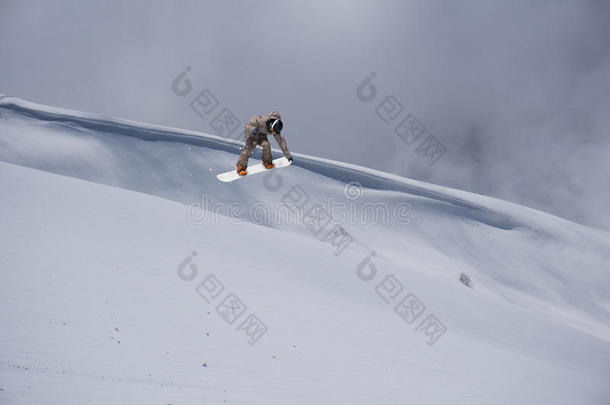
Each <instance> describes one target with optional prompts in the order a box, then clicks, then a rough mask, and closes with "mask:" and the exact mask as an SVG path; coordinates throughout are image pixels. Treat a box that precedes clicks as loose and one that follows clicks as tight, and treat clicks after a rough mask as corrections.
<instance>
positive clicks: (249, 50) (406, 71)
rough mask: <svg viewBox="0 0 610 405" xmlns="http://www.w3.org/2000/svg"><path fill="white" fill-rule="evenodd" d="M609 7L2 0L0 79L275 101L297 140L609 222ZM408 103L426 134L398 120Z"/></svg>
mask: <svg viewBox="0 0 610 405" xmlns="http://www.w3.org/2000/svg"><path fill="white" fill-rule="evenodd" d="M608 21H610V3H609V2H605V1H541V0H532V1H515V2H509V1H505V2H498V1H494V2H490V1H460V2H448V1H420V2H407V1H332V0H331V1H308V2H297V1H261V2H254V1H218V2H201V1H190V2H187V1H181V2H162V1H146V2H145V1H130V2H119V1H97V2H93V1H91V2H78V1H72V2H69V1H28V2H21V1H16V0H15V1H6V0H0V93H4V94H8V95H13V96H17V97H22V98H25V99H28V100H31V101H34V102H39V103H43V104H49V105H53V106H59V107H66V108H71V109H77V110H83V111H91V112H97V113H102V114H107V115H112V116H118V117H124V118H129V119H133V120H138V121H146V122H152V123H157V124H162V125H169V126H175V127H180V128H189V129H195V130H200V131H204V132H211V133H213V132H214V130H213V128H211V126H210V124H211V122H212V120H213V118H214V116H215V115H216V113H217V112H219V111H220V109H221V108H228V109H229V110H230V111H231V113H232V114H234V115H235V116H236V117H238V118H239V120H241V121H245V120H247V119H248V118H250V117H251V116H253V115H256V114H264V113H268V112H270V111H272V110H279V111H280V112H281V113H282V118H283V121H284V125H285V129H284V134H285V135H286V139H287V141H288V145H289V147H290V149H291V151H293V152H297V153H305V154H311V155H316V156H321V157H326V158H330V159H336V160H341V161H346V162H351V163H355V164H360V165H364V166H368V167H372V168H376V169H380V170H384V171H388V172H391V173H395V174H399V175H402V176H406V177H410V178H414V179H418V180H423V181H428V182H432V183H436V184H441V185H446V186H450V187H455V188H459V189H463V190H469V191H474V192H477V193H481V194H486V195H490V196H494V197H498V198H502V199H505V200H510V201H514V202H516V203H519V204H523V205H527V206H530V207H534V208H537V209H540V210H543V211H547V212H550V213H553V214H556V215H559V216H561V217H564V218H567V219H571V220H574V221H577V222H580V223H583V224H587V225H590V226H594V227H597V228H601V229H605V230H610V216H609V215H607V208H608V207H609V206H610V187H609V185H610V184H609V183H610V181H609V179H608V173H609V172H610V170H609V169H610V164H609V163H608V161H609V159H608V156H609V155H610V153H609V152H610V141H609V135H608V129H609V128H610V114H609V113H610V59H609V55H610V24H608ZM187 68H189V70H188V72H187V75H186V78H187V79H188V80H189V81H190V83H191V87H192V89H191V91H190V92H188V94H186V95H183V96H181V95H177V94H176V92H175V91H174V90H173V89H172V81H174V79H175V78H176V77H177V76H178V75H179V74H180V73H181V72H183V71H185V69H187ZM373 73H374V77H373V78H372V81H371V82H370V83H368V82H367V86H364V85H363V81H364V80H365V79H367V78H370V77H371V74H373ZM182 83H184V82H182ZM361 85H363V86H361ZM359 86H361V90H362V89H364V90H365V91H369V93H367V94H369V95H370V94H371V93H370V91H371V89H373V88H374V90H375V97H374V99H373V100H371V101H366V100H368V99H366V97H364V98H363V97H362V91H358V87H359ZM371 86H373V87H371ZM206 89H207V90H208V93H207V94H212V95H213V96H214V97H215V98H216V100H217V101H218V103H219V104H218V105H219V107H218V110H215V111H214V112H213V114H211V115H210V116H206V117H202V116H200V115H198V114H197V113H196V112H195V111H194V110H193V109H192V108H191V102H192V101H193V100H194V99H195V98H196V97H197V96H198V94H199V93H200V92H201V91H203V90H206ZM389 96H392V97H393V99H392V100H394V101H395V102H398V103H400V105H401V106H402V107H396V109H395V110H394V111H401V114H400V115H399V116H398V117H397V118H396V120H395V121H392V122H390V123H389V124H388V123H386V122H385V121H384V119H383V118H382V117H380V115H379V114H378V113H380V112H382V111H384V107H383V106H384V105H386V104H383V102H384V100H386V97H389ZM363 100H365V101H363ZM380 104H382V107H381V109H380V108H379V106H380ZM394 106H397V105H396V104H394ZM408 114H411V116H412V117H415V119H416V120H417V121H418V122H419V123H420V124H421V125H422V126H423V127H424V128H425V132H423V134H422V135H421V137H419V138H418V139H417V141H413V143H408V142H405V140H404V139H401V137H400V136H399V135H398V134H397V133H396V132H395V128H396V125H397V124H398V123H399V122H400V121H401V120H402V119H403V118H404V117H406V116H408ZM390 115H391V114H390ZM386 118H387V117H386ZM238 132H239V133H241V128H238V129H237V131H236V132H235V133H234V134H233V135H236V136H237V135H238ZM429 135H433V136H434V137H435V139H437V140H438V141H439V142H441V143H442V145H443V148H444V150H445V152H444V154H442V155H441V156H436V158H438V160H436V161H435V162H434V163H433V164H430V163H431V159H429V158H427V157H426V156H425V154H422V153H419V152H418V147H420V146H421V142H422V141H424V140H425V139H429V138H427V137H428V136H429ZM418 145H419V146H418ZM436 158H435V159H436ZM201 175H202V176H208V175H209V174H208V173H201ZM261 192H263V190H261Z"/></svg>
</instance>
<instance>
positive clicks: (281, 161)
mask: <svg viewBox="0 0 610 405" xmlns="http://www.w3.org/2000/svg"><path fill="white" fill-rule="evenodd" d="M273 164H274V165H275V167H274V168H273V169H279V168H280V167H286V166H290V161H289V160H288V159H286V158H285V157H281V158H277V159H274V160H273ZM273 169H265V166H263V164H262V163H259V164H256V165H252V166H248V168H247V169H246V171H247V172H248V174H246V175H245V176H240V175H239V174H237V170H235V169H233V170H231V171H229V172H226V173H221V174H219V175H217V176H216V177H217V178H218V180H220V181H222V182H224V183H228V182H230V181H233V180H238V179H241V178H243V177H248V176H251V175H253V174H256V173H260V172H264V171H266V170H273Z"/></svg>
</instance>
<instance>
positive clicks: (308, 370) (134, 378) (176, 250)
mask: <svg viewBox="0 0 610 405" xmlns="http://www.w3.org/2000/svg"><path fill="white" fill-rule="evenodd" d="M236 151H237V145H236V144H235V143H232V142H228V141H224V140H222V139H219V138H216V137H213V136H202V135H200V134H196V133H191V132H186V131H179V130H173V129H169V128H160V127H154V126H147V125H144V124H135V123H130V122H127V121H122V120H116V119H110V118H104V117H99V116H95V115H91V114H83V113H76V112H68V111H64V110H58V109H52V108H48V107H42V106H37V105H33V104H30V103H27V102H24V101H22V100H18V99H12V98H3V99H0V160H3V161H5V162H9V163H13V164H17V165H20V166H15V165H11V164H6V163H1V164H0V186H1V187H2V190H3V198H2V199H1V200H0V201H1V204H2V207H1V210H0V224H1V228H2V229H3V230H4V232H3V236H2V243H1V244H0V255H1V257H2V264H1V266H2V267H1V268H2V274H3V283H2V287H1V288H2V294H1V298H0V299H1V300H2V305H3V307H4V308H10V310H8V311H5V312H4V313H3V314H2V318H0V319H1V323H0V325H1V326H0V327H1V328H2V334H1V335H2V336H3V338H2V340H1V347H0V353H1V358H2V361H1V363H0V376H1V377H0V381H2V383H1V384H2V385H0V388H3V391H0V399H7V400H8V403H38V402H40V403H57V402H59V401H60V400H64V401H65V400H67V402H85V401H86V400H87V399H90V400H91V402H93V403H103V402H109V401H114V402H124V401H125V398H128V399H130V400H131V401H132V402H134V403H151V402H153V403H176V404H177V403H201V402H205V403H223V401H227V402H228V403H231V402H232V403H278V404H279V403H344V402H345V403H363V404H367V403H378V402H380V401H387V402H389V403H404V402H410V403H421V404H431V403H455V402H458V403H459V402H466V401H468V402H470V403H481V404H483V403H485V404H489V403H507V402H522V403H550V402H553V403H574V402H579V403H600V404H601V403H605V402H604V401H607V400H608V398H609V397H610V393H609V392H608V391H609V390H608V386H607V381H608V377H610V366H609V364H610V344H609V340H610V339H609V337H610V333H609V329H608V325H609V324H610V322H608V321H609V320H610V316H609V310H610V300H609V296H608V295H609V293H608V291H610V290H609V289H608V287H609V286H610V275H609V273H608V271H607V267H606V266H607V263H609V262H610V237H609V235H608V234H607V233H604V232H601V231H596V230H593V229H590V228H586V227H583V226H581V225H577V224H574V223H571V222H568V221H565V220H562V219H560V218H557V217H553V216H551V215H547V214H544V213H541V212H538V211H535V210H532V209H528V208H524V207H520V206H517V205H515V204H510V203H505V202H502V201H498V200H494V199H491V198H487V197H484V196H479V195H475V194H471V193H466V192H461V191H457V190H450V189H446V188H443V187H438V186H433V185H428V184H425V183H421V182H415V181H412V180H407V179H402V178H398V177H396V176H391V175H387V174H383V173H379V172H375V171H371V170H368V169H364V168H359V167H356V166H351V165H346V164H341V163H338V162H328V161H325V160H321V159H316V158H311V157H306V156H299V155H296V158H297V160H296V162H295V163H296V164H297V165H296V166H294V167H290V168H287V169H282V170H281V171H276V172H275V173H272V172H270V174H269V175H266V176H264V175H261V176H258V177H252V178H246V179H243V180H240V181H239V182H236V183H233V184H222V183H219V182H218V181H217V180H216V179H215V174H216V173H218V172H221V171H225V170H226V169H227V167H231V166H232V165H233V164H234V161H235V158H236V155H235V153H236ZM23 166H28V167H30V168H34V169H39V170H42V171H39V170H31V169H26V168H24V167H23ZM45 172H47V173H45ZM49 172H51V173H55V174H51V173H49ZM57 174H60V175H63V176H58V175H57ZM65 176H70V177H72V178H69V177H65ZM83 180H87V181H83ZM353 181H356V182H359V183H360V184H362V185H363V188H362V189H360V188H358V186H357V185H356V186H353V187H351V188H347V189H346V183H347V182H353ZM92 182H93V183H92ZM95 183H98V184H95ZM109 186H110V187H109ZM297 186H298V187H300V188H299V189H294V188H293V187H297ZM294 190H302V191H303V192H305V193H306V195H307V196H308V197H309V200H308V201H307V203H306V207H307V208H306V211H307V210H308V209H310V208H311V207H313V206H314V205H315V203H317V202H319V203H322V204H323V205H324V206H325V207H326V208H327V212H332V213H333V215H332V217H333V223H337V224H341V225H342V226H343V227H344V229H345V230H346V231H347V232H348V233H349V235H350V236H351V237H352V238H353V242H352V243H351V244H350V245H349V246H347V247H346V248H345V250H343V251H341V253H340V254H339V255H336V254H334V252H336V247H334V246H332V243H331V242H332V240H324V239H325V237H324V236H323V235H324V233H325V232H326V229H327V228H325V230H323V231H321V232H320V233H318V234H314V232H312V231H311V230H310V229H309V227H308V225H307V224H305V223H303V221H302V219H299V218H296V217H294V218H293V217H289V216H288V217H287V211H285V210H284V211H282V208H281V207H282V205H281V202H282V200H287V196H289V195H290V193H294ZM134 191H136V192H134ZM159 197H162V198H159ZM235 207H238V208H240V209H239V210H233V209H232V208H235ZM332 207H334V209H331V208H332ZM371 207H373V208H371ZM375 209H378V210H379V211H377V212H379V213H381V215H380V216H378V217H375V215H374V212H375V211H374V210H375ZM212 211H214V212H216V213H218V214H213V213H212ZM363 213H365V214H366V215H364V218H362V216H363ZM228 214H231V215H228ZM276 214H277V216H276ZM385 214H387V219H388V220H385V219H384V218H385V217H384V215H385ZM309 226H310V227H311V226H312V224H309ZM193 251H196V252H197V255H196V256H194V257H193V258H192V262H193V263H195V264H196V266H197V269H198V271H197V277H196V279H195V280H193V281H184V280H182V279H181V278H180V277H179V275H178V268H179V267H180V264H181V263H182V264H184V263H185V260H186V259H188V258H189V257H190V255H191V254H192V252H193ZM371 252H375V255H374V256H372V255H371ZM183 268H184V269H186V270H183V271H187V272H188V269H189V267H188V265H186V267H184V266H183ZM367 272H368V273H367ZM460 272H466V273H468V274H470V276H471V277H472V278H473V279H474V282H475V286H474V288H473V289H469V288H466V287H464V286H463V285H462V284H460V283H459V282H458V281H457V278H458V275H459V274H460ZM211 273H213V274H215V275H216V276H217V278H218V279H219V280H220V281H221V282H222V283H223V284H224V285H225V287H226V289H225V290H223V294H222V295H221V296H220V297H219V299H222V298H224V297H225V296H227V295H228V294H229V293H231V292H234V293H235V294H236V295H237V296H238V297H239V298H240V299H241V300H243V302H244V303H245V304H246V305H247V310H246V312H245V313H244V314H243V317H242V318H240V319H238V320H237V321H235V322H234V323H233V324H231V325H229V324H227V323H226V322H225V320H224V319H222V317H221V316H220V314H219V313H218V311H217V310H216V306H217V305H218V304H219V301H214V303H213V304H212V303H207V302H206V301H205V300H204V299H203V298H202V297H201V296H200V295H198V293H197V291H196V287H197V286H198V285H199V283H200V282H201V281H203V280H204V279H205V276H206V275H208V274H211ZM180 274H182V275H183V277H184V276H185V273H180ZM367 274H368V275H372V274H374V277H372V279H371V280H369V281H366V280H367V277H366V276H367ZM390 275H392V276H393V277H394V278H386V277H387V276H390ZM384 281H385V284H381V283H382V282H384ZM391 281H393V282H395V283H400V284H402V286H403V288H402V290H401V291H400V293H399V294H397V295H396V298H395V299H394V300H390V299H389V298H388V297H387V295H386V296H385V298H386V299H388V300H389V301H392V302H391V303H387V302H386V301H385V300H384V298H383V297H382V295H383V292H382V291H383V289H382V287H383V286H387V285H388V283H390V282H391ZM380 285H381V286H382V287H380ZM408 294H412V295H411V296H412V297H417V298H418V299H419V301H420V302H421V303H422V304H423V305H425V309H424V311H423V312H422V313H421V315H420V317H418V318H417V319H416V320H414V321H412V322H411V323H407V322H405V320H403V319H401V317H400V316H399V315H398V314H397V312H396V311H395V309H394V308H395V307H396V305H397V304H398V303H399V302H400V301H401V300H402V299H403V298H404V297H406V296H408ZM249 314H255V315H256V316H258V317H259V318H260V319H261V320H262V321H263V322H264V323H265V325H266V326H267V328H268V331H267V332H266V333H265V334H264V335H262V337H260V339H259V340H258V341H257V342H256V343H255V344H254V345H249V344H248V336H246V335H245V334H244V333H243V331H239V330H236V329H239V326H240V324H241V322H242V320H243V319H245V317H247V316H248V315H249ZM430 315H434V316H435V317H436V318H437V319H438V320H439V321H440V322H442V324H444V326H445V327H446V332H445V333H444V334H441V335H440V336H432V338H437V339H438V340H436V341H435V342H434V344H432V345H429V344H428V343H429V342H430V340H431V336H428V335H426V332H429V330H426V329H425V327H421V328H420V327H419V325H420V323H421V321H423V320H424V319H427V317H428V316H430ZM418 328H419V329H418ZM416 329H418V330H416ZM208 333H209V335H208ZM119 342H120V343H119ZM203 363H205V365H206V366H205V367H204V366H203V365H202V364H203ZM28 386H29V387H28ZM74 387H79V388H78V389H76V388H74ZM3 396H4V397H3Z"/></svg>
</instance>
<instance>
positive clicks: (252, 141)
mask: <svg viewBox="0 0 610 405" xmlns="http://www.w3.org/2000/svg"><path fill="white" fill-rule="evenodd" d="M258 145H260V146H262V148H263V163H264V164H269V163H271V161H272V160H273V159H272V157H271V145H269V140H268V139H267V135H265V134H256V135H252V134H251V133H249V132H248V131H246V146H245V147H244V149H243V150H242V151H241V153H240V154H239V159H238V160H237V164H236V165H237V166H241V167H242V168H243V169H245V168H246V167H248V159H250V155H252V152H254V149H256V147H257V146H258Z"/></svg>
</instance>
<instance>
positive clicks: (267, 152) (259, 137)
mask: <svg viewBox="0 0 610 405" xmlns="http://www.w3.org/2000/svg"><path fill="white" fill-rule="evenodd" d="M283 126H284V125H283V123H282V120H281V117H280V113H279V112H277V111H273V112H272V113H270V114H268V115H257V116H255V117H252V118H251V119H250V121H248V122H247V123H246V126H245V129H244V132H245V137H246V146H245V147H244V149H243V150H242V151H241V154H240V155H239V159H238V160H237V163H236V166H237V174H239V175H240V176H245V175H246V174H248V172H247V168H248V159H249V158H250V155H251V154H252V152H254V149H256V146H257V145H260V146H262V148H263V156H262V157H263V165H264V166H265V168H267V169H273V167H274V165H273V159H272V157H271V145H269V140H268V139H267V135H273V137H274V138H275V140H276V141H277V143H278V145H280V148H281V149H282V152H284V156H286V159H288V161H290V162H292V155H291V154H290V151H289V150H288V146H287V145H286V140H285V139H284V137H283V136H282V128H283Z"/></svg>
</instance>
